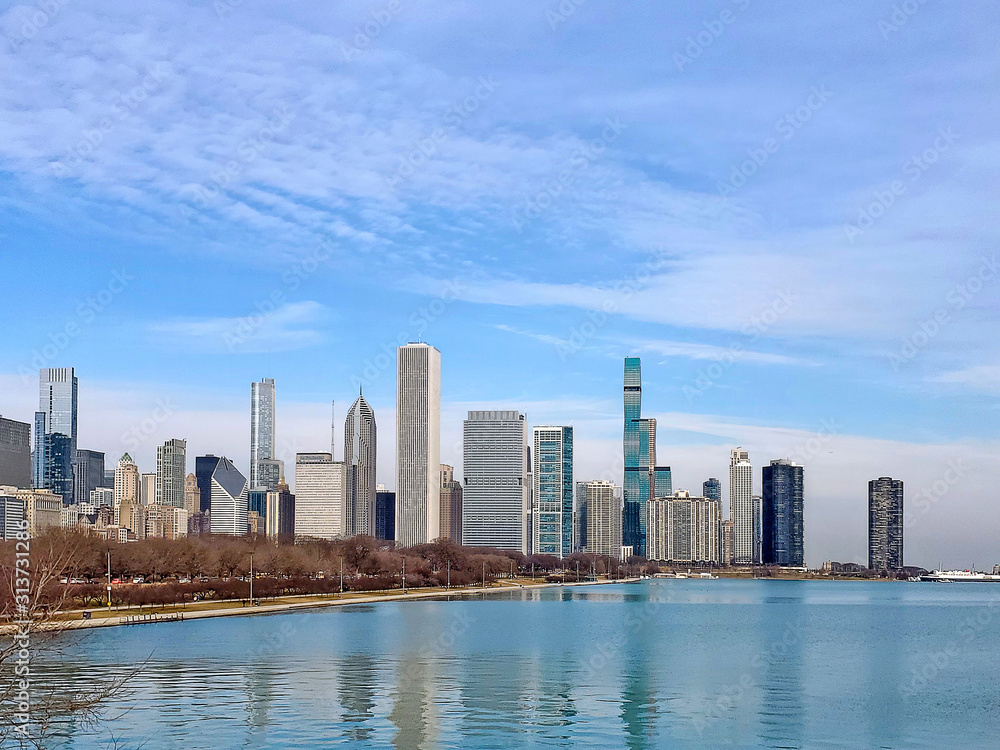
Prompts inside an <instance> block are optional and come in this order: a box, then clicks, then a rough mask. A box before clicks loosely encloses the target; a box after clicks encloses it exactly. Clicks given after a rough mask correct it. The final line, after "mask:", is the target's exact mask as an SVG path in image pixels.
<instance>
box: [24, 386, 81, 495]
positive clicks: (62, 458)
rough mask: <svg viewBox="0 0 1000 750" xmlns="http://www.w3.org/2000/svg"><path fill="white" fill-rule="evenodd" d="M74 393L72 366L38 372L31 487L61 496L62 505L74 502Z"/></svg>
mask: <svg viewBox="0 0 1000 750" xmlns="http://www.w3.org/2000/svg"><path fill="white" fill-rule="evenodd" d="M78 390H79V383H78V381H77V378H76V373H75V371H74V369H73V368H72V367H58V368H44V369H42V370H40V371H39V375H38V411H37V412H36V413H35V470H34V485H35V487H36V488H39V489H46V490H49V491H50V492H54V493H55V494H57V495H62V499H63V504H65V505H72V504H73V502H74V494H73V461H74V459H75V458H76V426H77V393H78ZM80 499H81V500H87V499H88V498H80Z"/></svg>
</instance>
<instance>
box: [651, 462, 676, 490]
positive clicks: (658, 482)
mask: <svg viewBox="0 0 1000 750" xmlns="http://www.w3.org/2000/svg"><path fill="white" fill-rule="evenodd" d="M673 494H674V480H673V477H672V476H671V473H670V467H669V466H655V467H653V497H670V496H671V495H673Z"/></svg>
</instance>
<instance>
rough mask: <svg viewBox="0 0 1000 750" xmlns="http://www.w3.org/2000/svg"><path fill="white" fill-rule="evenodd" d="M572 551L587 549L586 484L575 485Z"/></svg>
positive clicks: (578, 483)
mask: <svg viewBox="0 0 1000 750" xmlns="http://www.w3.org/2000/svg"><path fill="white" fill-rule="evenodd" d="M573 524H574V526H573V529H574V534H575V536H574V539H573V551H574V552H577V551H579V550H583V549H586V547H587V483H586V482H577V483H576V505H575V507H574V508H573Z"/></svg>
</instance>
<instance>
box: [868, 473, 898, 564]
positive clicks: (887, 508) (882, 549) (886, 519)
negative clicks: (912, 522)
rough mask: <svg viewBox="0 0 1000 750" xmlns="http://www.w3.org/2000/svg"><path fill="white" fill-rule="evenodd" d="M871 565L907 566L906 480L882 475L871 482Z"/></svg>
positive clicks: (869, 532)
mask: <svg viewBox="0 0 1000 750" xmlns="http://www.w3.org/2000/svg"><path fill="white" fill-rule="evenodd" d="M868 567H869V568H871V569H872V570H878V571H891V570H899V569H900V568H902V567H903V482H902V480H901V479H893V478H892V477H879V478H878V479H873V480H872V481H870V482H869V483H868Z"/></svg>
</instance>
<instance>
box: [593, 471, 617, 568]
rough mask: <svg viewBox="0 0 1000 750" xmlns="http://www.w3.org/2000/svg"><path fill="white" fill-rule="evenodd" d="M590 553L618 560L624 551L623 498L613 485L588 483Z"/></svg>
mask: <svg viewBox="0 0 1000 750" xmlns="http://www.w3.org/2000/svg"><path fill="white" fill-rule="evenodd" d="M586 488H587V489H586V492H587V552H589V553H590V554H592V555H599V556H600V557H611V558H614V559H615V560H617V559H618V558H619V557H620V556H621V552H622V498H621V494H620V490H619V488H618V487H616V486H615V484H614V483H613V482H606V481H598V482H587V483H586Z"/></svg>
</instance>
